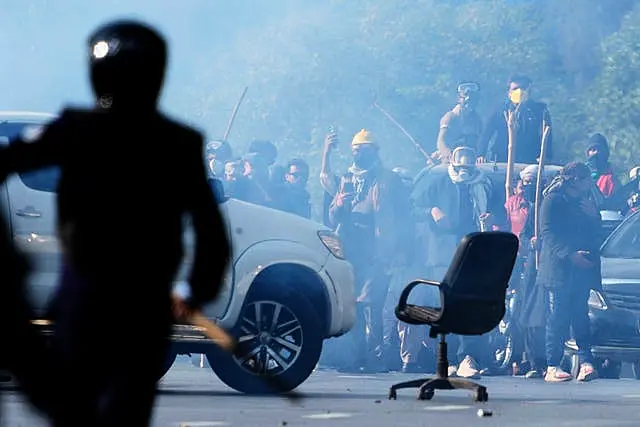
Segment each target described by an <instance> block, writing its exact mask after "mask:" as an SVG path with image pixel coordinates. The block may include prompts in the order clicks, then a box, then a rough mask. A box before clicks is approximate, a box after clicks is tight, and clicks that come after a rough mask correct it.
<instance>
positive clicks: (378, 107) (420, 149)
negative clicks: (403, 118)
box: [373, 102, 431, 162]
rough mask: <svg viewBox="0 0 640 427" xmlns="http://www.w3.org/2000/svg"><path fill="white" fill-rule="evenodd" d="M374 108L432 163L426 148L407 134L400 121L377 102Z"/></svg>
mask: <svg viewBox="0 0 640 427" xmlns="http://www.w3.org/2000/svg"><path fill="white" fill-rule="evenodd" d="M373 106H374V107H376V108H377V109H378V110H380V111H381V112H382V114H384V115H385V117H386V118H388V119H389V120H390V121H391V123H393V124H394V125H396V127H397V128H398V129H400V132H402V133H403V134H404V136H406V137H407V138H409V141H411V142H412V143H413V145H414V146H415V147H416V149H417V150H418V151H420V153H422V155H423V156H424V158H425V159H426V160H427V162H429V161H431V156H430V155H429V153H427V152H426V151H424V148H422V146H421V145H420V144H418V141H416V140H415V138H414V137H413V136H411V134H410V133H409V132H407V130H406V129H405V128H404V127H403V126H402V125H401V124H400V123H398V121H397V120H396V119H394V118H393V116H392V115H391V114H390V113H389V112H388V111H387V110H385V109H384V108H382V107H381V106H380V105H378V103H377V102H374V103H373Z"/></svg>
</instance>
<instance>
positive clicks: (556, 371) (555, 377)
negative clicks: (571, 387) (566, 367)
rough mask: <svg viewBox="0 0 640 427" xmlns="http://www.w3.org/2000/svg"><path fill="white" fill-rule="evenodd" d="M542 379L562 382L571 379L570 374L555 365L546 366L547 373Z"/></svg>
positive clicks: (550, 381)
mask: <svg viewBox="0 0 640 427" xmlns="http://www.w3.org/2000/svg"><path fill="white" fill-rule="evenodd" d="M544 380H545V381H546V382H548V383H563V382H565V381H571V374H569V373H567V372H565V371H563V370H562V368H559V367H557V366H549V367H547V373H546V374H545V376H544Z"/></svg>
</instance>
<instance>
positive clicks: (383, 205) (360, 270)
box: [329, 129, 414, 372]
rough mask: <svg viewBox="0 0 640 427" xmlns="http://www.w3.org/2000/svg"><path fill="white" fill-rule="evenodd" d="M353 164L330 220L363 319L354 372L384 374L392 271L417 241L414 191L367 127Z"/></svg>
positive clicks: (355, 145)
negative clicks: (384, 329) (384, 338)
mask: <svg viewBox="0 0 640 427" xmlns="http://www.w3.org/2000/svg"><path fill="white" fill-rule="evenodd" d="M351 153H352V155H353V164H352V165H351V167H349V170H348V172H347V173H346V174H345V175H343V176H342V177H341V178H340V182H339V185H338V191H337V194H336V196H335V197H334V199H333V202H332V203H331V206H330V208H329V220H330V222H331V225H332V226H334V227H336V229H337V232H338V233H339V234H340V235H341V236H342V238H343V241H344V246H345V252H346V255H347V259H349V261H350V262H351V263H352V265H353V267H354V272H355V276H356V287H357V288H356V295H358V297H357V305H358V318H357V321H356V325H355V327H354V329H353V331H352V335H353V338H354V344H355V354H354V356H353V361H352V364H351V366H349V367H348V369H349V370H355V371H357V372H361V371H362V370H366V371H369V372H380V371H384V370H385V367H384V366H383V359H382V354H381V352H382V309H383V306H384V301H385V297H386V295H387V289H388V286H389V280H390V274H391V271H392V267H393V266H394V264H396V263H397V262H398V261H397V260H398V259H400V258H402V257H403V256H405V258H406V255H407V254H406V252H407V246H408V243H407V242H410V241H412V240H411V239H413V231H414V230H413V227H412V222H411V209H410V200H409V190H408V188H407V186H405V185H404V184H403V183H402V180H401V178H400V177H399V176H398V174H396V173H394V172H392V171H390V170H388V169H386V168H385V167H384V166H383V165H382V164H381V161H380V156H379V146H378V144H377V143H376V142H375V141H374V139H373V135H372V134H371V132H369V131H367V130H365V129H362V130H361V131H360V132H358V133H357V134H356V135H355V136H354V137H353V140H352V142H351Z"/></svg>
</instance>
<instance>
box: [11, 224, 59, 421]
mask: <svg viewBox="0 0 640 427" xmlns="http://www.w3.org/2000/svg"><path fill="white" fill-rule="evenodd" d="M0 259H1V260H2V263H3V269H2V271H1V272H0V273H1V276H0V342H1V343H2V351H0V370H3V371H5V372H6V373H9V374H11V375H12V377H13V379H14V380H17V382H18V383H19V384H20V386H21V388H22V391H23V393H24V394H25V395H26V396H27V397H28V398H29V401H30V403H31V404H32V405H34V407H35V408H36V409H38V410H39V411H40V412H42V413H43V414H46V415H48V414H53V411H54V409H56V408H57V406H58V405H57V402H55V401H54V399H53V397H54V396H52V393H51V391H52V390H53V387H58V386H59V385H56V384H55V380H54V379H53V377H52V375H53V373H54V372H55V367H54V365H53V358H52V357H50V355H49V356H47V354H48V348H47V346H46V343H45V340H44V338H43V337H42V336H40V335H39V334H38V331H37V330H36V329H35V327H34V326H33V325H32V324H31V319H33V318H34V317H35V316H34V314H33V313H32V310H31V307H30V306H29V302H28V299H27V295H26V292H25V291H26V290H25V286H24V285H25V281H26V277H27V274H28V271H29V270H28V262H27V259H26V258H25V257H24V255H23V254H22V253H21V252H19V251H18V250H17V249H16V248H15V247H14V246H13V244H12V238H11V233H10V229H9V227H8V226H7V224H6V223H5V222H4V218H2V217H0ZM50 386H51V387H52V388H50V389H49V388H48V387H50ZM0 413H1V408H0ZM1 419H2V417H0V421H1ZM0 424H1V423H0Z"/></svg>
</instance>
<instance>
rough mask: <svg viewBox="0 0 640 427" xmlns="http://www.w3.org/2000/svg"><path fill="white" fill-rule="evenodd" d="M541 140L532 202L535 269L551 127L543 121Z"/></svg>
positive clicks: (538, 255)
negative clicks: (545, 165) (543, 180)
mask: <svg viewBox="0 0 640 427" xmlns="http://www.w3.org/2000/svg"><path fill="white" fill-rule="evenodd" d="M542 129H543V130H542V142H541V143H540V158H539V159H538V176H537V177H536V200H535V204H534V208H533V209H534V213H533V218H534V220H533V235H534V237H535V238H536V247H535V257H536V270H537V269H538V262H539V257H540V251H539V250H538V233H539V232H540V225H539V224H538V223H539V212H540V204H541V203H542V200H541V199H542V177H543V171H544V156H545V155H546V151H547V140H548V139H549V132H551V127H549V125H547V124H546V123H545V122H543V123H542Z"/></svg>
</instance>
